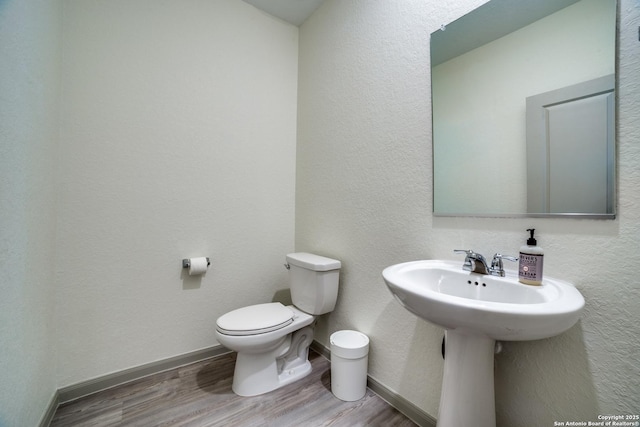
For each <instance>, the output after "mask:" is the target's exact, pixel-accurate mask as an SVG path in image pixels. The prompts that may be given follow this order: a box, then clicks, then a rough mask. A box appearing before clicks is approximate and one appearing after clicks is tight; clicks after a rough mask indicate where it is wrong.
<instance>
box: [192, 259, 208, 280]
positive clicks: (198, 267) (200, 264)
mask: <svg viewBox="0 0 640 427" xmlns="http://www.w3.org/2000/svg"><path fill="white" fill-rule="evenodd" d="M207 264H208V262H207V258H206V257H199V258H189V276H197V275H198V274H203V273H206V271H207V267H208V265H207Z"/></svg>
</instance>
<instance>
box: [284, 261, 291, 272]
mask: <svg viewBox="0 0 640 427" xmlns="http://www.w3.org/2000/svg"><path fill="white" fill-rule="evenodd" d="M284 268H286V269H287V270H291V266H290V265H289V264H287V263H286V262H285V263H284Z"/></svg>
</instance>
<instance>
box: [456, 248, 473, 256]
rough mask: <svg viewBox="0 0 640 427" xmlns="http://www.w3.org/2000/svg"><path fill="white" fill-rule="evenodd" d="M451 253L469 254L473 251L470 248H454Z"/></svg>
mask: <svg viewBox="0 0 640 427" xmlns="http://www.w3.org/2000/svg"><path fill="white" fill-rule="evenodd" d="M453 253H456V254H465V255H467V256H469V255H473V254H474V253H475V252H474V251H472V250H471V249H454V250H453Z"/></svg>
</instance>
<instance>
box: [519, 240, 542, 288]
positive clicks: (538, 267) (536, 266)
mask: <svg viewBox="0 0 640 427" xmlns="http://www.w3.org/2000/svg"><path fill="white" fill-rule="evenodd" d="M527 231H528V232H529V233H531V236H530V237H529V238H528V239H527V244H526V245H524V246H522V247H520V263H519V268H518V279H519V280H520V282H521V283H524V284H527V285H541V284H542V264H543V262H544V250H543V249H542V248H541V247H540V246H538V242H537V241H536V239H535V238H534V237H533V232H534V231H536V230H535V228H528V229H527Z"/></svg>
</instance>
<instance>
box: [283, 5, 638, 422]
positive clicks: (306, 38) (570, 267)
mask: <svg viewBox="0 0 640 427" xmlns="http://www.w3.org/2000/svg"><path fill="white" fill-rule="evenodd" d="M481 3H483V2H482V1H472V0H465V1H457V2H447V4H446V5H445V4H444V3H443V2H438V1H429V2H425V1H418V0H415V1H401V2H400V1H398V2H376V1H353V2H343V1H339V0H328V1H327V2H326V3H325V4H323V6H321V8H320V9H319V10H318V11H316V12H315V14H314V15H313V16H312V17H311V19H310V20H309V21H307V22H306V23H304V24H303V25H302V27H301V30H300V77H299V78H300V81H299V98H298V102H299V105H298V111H299V113H298V117H299V118H298V160H297V162H298V165H297V170H298V179H297V189H296V249H297V250H308V251H314V252H317V253H321V254H323V255H328V256H333V257H336V258H338V259H340V260H341V261H342V262H343V270H342V280H341V288H340V295H339V299H338V305H337V307H336V310H335V311H334V312H333V313H332V314H331V315H329V316H326V317H325V318H324V319H323V321H322V322H321V324H320V325H319V327H318V331H317V335H316V338H317V339H318V340H319V341H321V342H323V343H324V344H325V345H328V337H329V335H330V333H331V332H333V331H335V330H339V329H345V328H354V329H357V330H360V331H362V332H364V333H366V334H368V335H369V336H370V338H371V353H370V359H369V369H370V373H371V375H372V376H373V377H375V378H376V379H378V380H379V381H381V382H382V383H384V384H385V385H387V386H389V387H390V388H392V389H394V390H395V391H397V392H398V393H400V394H401V395H402V396H404V397H405V398H407V399H409V400H410V401H412V402H413V403H415V404H416V405H418V406H419V407H421V408H422V409H424V410H425V411H427V412H428V413H429V414H431V415H432V416H434V417H435V416H436V415H437V410H438V403H439V395H440V385H441V380H442V366H443V363H442V358H441V356H440V343H441V339H442V331H441V330H440V329H439V328H437V327H435V326H431V325H430V324H428V323H427V322H424V321H422V320H419V319H418V318H416V317H415V316H413V315H411V314H409V313H408V312H407V311H406V310H404V309H403V308H402V307H401V306H400V305H399V304H398V303H397V302H396V301H394V300H393V298H392V296H391V294H390V293H389V291H388V290H387V289H386V287H385V285H384V283H383V281H382V278H381V275H380V273H381V271H382V270H383V268H384V267H386V266H388V265H391V264H394V263H397V262H402V261H409V260H413V259H421V258H445V259H456V256H454V255H453V253H452V250H453V249H454V248H473V249H475V250H477V251H479V252H481V253H485V254H491V253H493V252H496V251H500V252H503V253H507V254H510V253H511V254H514V253H517V251H518V248H519V247H520V245H522V243H523V242H524V239H525V237H526V232H525V229H526V228H529V227H535V228H536V229H537V234H538V236H539V238H538V242H539V243H540V244H541V245H542V246H543V247H544V248H545V249H546V252H545V255H546V256H545V258H546V262H545V273H546V274H548V275H551V276H558V277H562V278H564V279H567V280H569V281H571V282H573V283H575V284H576V286H577V287H578V288H579V289H580V291H581V292H582V293H583V295H584V296H585V298H586V300H587V306H586V309H585V312H584V315H583V318H582V320H581V322H580V323H579V324H578V325H577V326H575V327H574V328H572V329H571V330H570V331H568V332H567V333H565V334H563V335H561V336H559V337H555V338H552V339H548V340H541V341H535V342H524V343H522V342H521V343H516V342H513V343H512V342H509V343H505V345H504V350H503V352H502V353H501V354H499V355H497V356H496V400H497V415H498V425H500V426H510V427H518V426H523V427H524V426H548V425H553V422H554V421H571V420H576V421H580V420H584V421H587V420H591V421H597V415H598V414H611V413H613V414H637V413H638V412H640V402H639V401H638V393H637V390H638V389H639V386H640V363H639V362H638V360H637V353H638V351H639V350H640V348H639V342H638V335H639V332H640V329H639V326H638V325H639V324H640V313H639V312H638V310H637V301H638V298H639V297H640V295H639V293H640V288H639V287H638V286H637V281H636V280H635V277H636V275H637V272H636V268H635V266H636V265H638V264H639V263H640V237H639V236H640V225H639V224H640V221H639V220H640V194H639V193H638V190H637V189H638V188H639V186H640V150H639V148H638V144H637V140H638V138H639V137H640V127H639V126H638V124H637V117H638V116H639V115H640V87H639V86H638V83H637V75H638V72H640V62H638V58H640V43H638V41H637V23H638V20H639V19H640V8H638V5H637V2H635V1H634V0H622V1H621V12H620V16H621V17H622V18H621V40H620V48H619V57H620V59H619V73H620V74H619V88H618V96H619V109H618V119H619V126H618V155H619V162H618V177H619V178H618V181H619V182H618V185H619V186H618V188H619V198H618V201H619V208H618V213H619V215H618V218H617V219H616V220H615V221H595V220H572V219H566V220H559V219H490V218H484V219H483V218H434V217H433V216H432V214H431V211H432V204H431V197H432V180H431V175H432V167H431V160H432V159H431V112H430V101H429V100H430V81H429V71H428V70H429V34H430V33H431V32H433V31H435V30H436V29H438V28H439V27H440V25H441V24H443V23H447V22H449V21H451V20H453V19H455V18H457V17H459V16H461V15H463V14H465V13H467V12H468V11H469V10H471V9H473V8H474V7H476V6H478V5H479V4H481ZM460 262H461V263H462V259H460Z"/></svg>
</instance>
